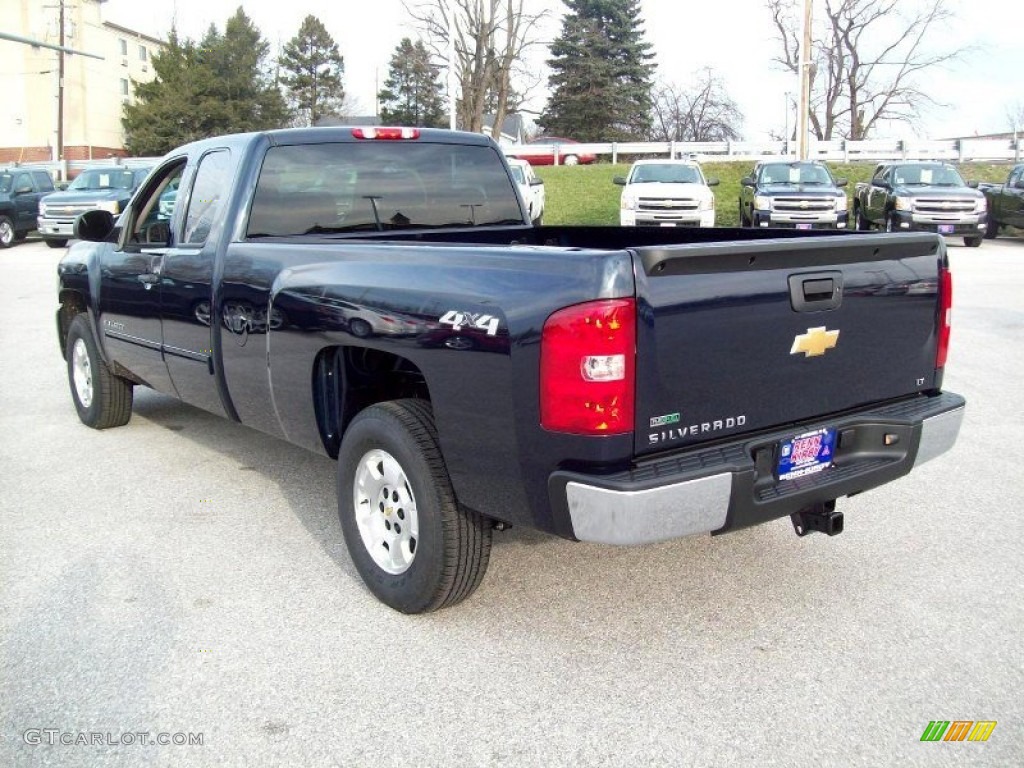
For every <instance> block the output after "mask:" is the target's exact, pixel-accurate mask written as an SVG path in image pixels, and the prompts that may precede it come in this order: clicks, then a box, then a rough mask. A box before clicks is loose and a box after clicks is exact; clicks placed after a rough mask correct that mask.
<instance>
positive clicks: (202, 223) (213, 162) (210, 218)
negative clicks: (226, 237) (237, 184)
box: [181, 149, 232, 245]
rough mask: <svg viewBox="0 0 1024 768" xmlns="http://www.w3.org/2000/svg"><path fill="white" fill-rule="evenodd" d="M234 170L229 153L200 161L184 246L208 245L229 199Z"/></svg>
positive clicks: (219, 153) (224, 152) (223, 152)
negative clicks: (220, 212) (227, 197)
mask: <svg viewBox="0 0 1024 768" xmlns="http://www.w3.org/2000/svg"><path fill="white" fill-rule="evenodd" d="M231 167H232V166H231V155H230V153H229V152H228V151H227V150H226V149H218V150H215V151H213V152H210V153H209V154H207V155H205V156H204V157H203V159H202V160H200V161H199V169H198V170H197V171H196V178H195V183H194V184H193V185H192V194H191V196H190V197H189V201H188V213H187V214H186V215H185V230H184V234H183V236H182V239H181V242H182V243H183V244H189V245H202V244H203V243H205V242H206V238H207V237H208V236H209V234H210V230H211V229H212V227H213V224H214V222H215V221H216V220H217V213H218V212H219V211H220V209H221V206H222V204H223V201H224V198H225V197H226V196H227V193H228V189H229V186H230V184H231Z"/></svg>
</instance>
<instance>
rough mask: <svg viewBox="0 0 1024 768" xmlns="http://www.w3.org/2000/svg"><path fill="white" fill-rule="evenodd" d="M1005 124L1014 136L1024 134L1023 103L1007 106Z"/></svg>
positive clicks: (1017, 102) (1018, 102)
mask: <svg viewBox="0 0 1024 768" xmlns="http://www.w3.org/2000/svg"><path fill="white" fill-rule="evenodd" d="M1006 124H1007V125H1009V126H1010V130H1011V131H1013V132H1014V134H1019V133H1022V132H1024V101H1015V102H1013V104H1008V105H1007V107H1006Z"/></svg>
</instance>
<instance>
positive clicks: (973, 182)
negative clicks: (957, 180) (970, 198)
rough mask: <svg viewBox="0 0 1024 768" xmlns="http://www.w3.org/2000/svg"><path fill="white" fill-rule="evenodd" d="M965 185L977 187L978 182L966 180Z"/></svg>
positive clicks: (972, 187)
mask: <svg viewBox="0 0 1024 768" xmlns="http://www.w3.org/2000/svg"><path fill="white" fill-rule="evenodd" d="M967 186H968V187H970V188H971V189H977V188H978V182H976V181H968V182H967Z"/></svg>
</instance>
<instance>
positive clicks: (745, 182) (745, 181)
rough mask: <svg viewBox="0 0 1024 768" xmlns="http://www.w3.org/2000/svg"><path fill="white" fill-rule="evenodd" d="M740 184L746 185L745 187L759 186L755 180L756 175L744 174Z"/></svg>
mask: <svg viewBox="0 0 1024 768" xmlns="http://www.w3.org/2000/svg"><path fill="white" fill-rule="evenodd" d="M740 184H741V185H742V186H744V187H755V186H757V184H756V183H755V182H754V177H753V176H744V177H743V178H742V179H741V180H740Z"/></svg>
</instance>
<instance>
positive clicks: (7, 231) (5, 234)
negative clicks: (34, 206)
mask: <svg viewBox="0 0 1024 768" xmlns="http://www.w3.org/2000/svg"><path fill="white" fill-rule="evenodd" d="M16 239H17V236H16V235H15V232H14V222H13V221H11V217H10V216H0V248H10V247H11V246H12V245H14V241H15V240H16Z"/></svg>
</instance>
